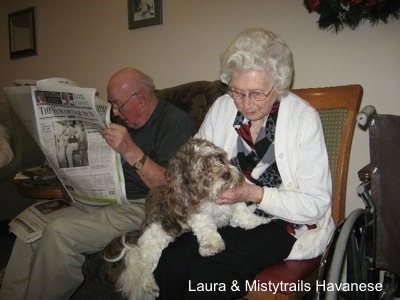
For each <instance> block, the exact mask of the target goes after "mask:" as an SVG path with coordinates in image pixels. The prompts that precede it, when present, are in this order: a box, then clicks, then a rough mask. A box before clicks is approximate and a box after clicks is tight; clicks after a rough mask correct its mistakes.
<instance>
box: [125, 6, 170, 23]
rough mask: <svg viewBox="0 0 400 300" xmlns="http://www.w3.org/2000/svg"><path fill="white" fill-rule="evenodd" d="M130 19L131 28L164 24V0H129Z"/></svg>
mask: <svg viewBox="0 0 400 300" xmlns="http://www.w3.org/2000/svg"><path fill="white" fill-rule="evenodd" d="M128 21H129V29H136V28H141V27H147V26H153V25H159V24H162V22H163V15H162V0H128Z"/></svg>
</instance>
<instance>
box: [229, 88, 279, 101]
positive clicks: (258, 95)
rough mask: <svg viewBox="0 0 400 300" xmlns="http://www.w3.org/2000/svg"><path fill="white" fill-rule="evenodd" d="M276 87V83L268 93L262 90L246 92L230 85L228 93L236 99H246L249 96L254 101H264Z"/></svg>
mask: <svg viewBox="0 0 400 300" xmlns="http://www.w3.org/2000/svg"><path fill="white" fill-rule="evenodd" d="M274 87H275V84H274V85H273V86H272V88H271V89H270V90H269V92H268V93H265V92H260V91H250V92H244V91H238V90H236V89H234V88H231V87H229V88H228V94H229V96H231V97H232V98H233V99H235V100H237V99H244V97H247V98H249V99H250V100H252V101H264V100H265V99H266V98H267V97H268V96H269V95H270V94H271V92H272V90H273V89H274Z"/></svg>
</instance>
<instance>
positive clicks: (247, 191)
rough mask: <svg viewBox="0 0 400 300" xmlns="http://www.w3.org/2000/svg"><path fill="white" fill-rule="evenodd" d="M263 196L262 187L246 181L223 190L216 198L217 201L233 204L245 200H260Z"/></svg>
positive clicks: (218, 202)
mask: <svg viewBox="0 0 400 300" xmlns="http://www.w3.org/2000/svg"><path fill="white" fill-rule="evenodd" d="M262 196H263V188H262V187H259V186H256V185H253V184H250V183H247V182H244V183H243V184H241V185H240V186H237V187H236V188H232V189H228V190H226V191H224V192H222V193H221V194H220V195H219V197H218V199H217V200H216V203H217V204H233V203H238V202H244V201H251V202H259V200H260V199H261V198H262Z"/></svg>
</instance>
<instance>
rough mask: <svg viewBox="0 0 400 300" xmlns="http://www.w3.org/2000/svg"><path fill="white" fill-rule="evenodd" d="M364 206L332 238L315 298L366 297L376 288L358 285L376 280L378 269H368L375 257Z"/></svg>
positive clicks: (368, 297)
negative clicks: (365, 287)
mask: <svg viewBox="0 0 400 300" xmlns="http://www.w3.org/2000/svg"><path fill="white" fill-rule="evenodd" d="M369 217H370V216H369V215H368V213H366V211H365V210H364V209H356V210H354V211H353V212H352V213H351V214H350V215H349V216H348V217H347V219H346V220H345V222H344V223H343V224H341V225H340V226H339V227H338V229H337V232H336V234H334V235H333V236H332V238H331V243H332V244H331V245H329V250H328V253H326V255H325V256H326V259H327V260H330V261H327V262H326V263H325V265H324V266H323V268H322V269H320V277H319V280H318V283H317V287H316V289H317V291H316V292H317V299H327V300H337V299H352V300H359V299H360V300H364V299H365V300H369V299H376V291H374V290H370V289H364V288H360V287H361V286H363V285H364V284H367V283H376V282H377V275H378V272H377V271H376V270H375V269H374V268H371V263H372V264H373V261H371V259H373V258H374V253H372V252H373V249H374V248H373V245H372V244H371V241H373V238H372V234H373V226H372V225H373V224H372V222H370V218H369Z"/></svg>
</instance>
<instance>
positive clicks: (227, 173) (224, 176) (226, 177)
mask: <svg viewBox="0 0 400 300" xmlns="http://www.w3.org/2000/svg"><path fill="white" fill-rule="evenodd" d="M222 179H223V180H229V179H231V173H229V172H225V173H224V175H222Z"/></svg>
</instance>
